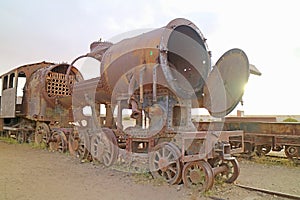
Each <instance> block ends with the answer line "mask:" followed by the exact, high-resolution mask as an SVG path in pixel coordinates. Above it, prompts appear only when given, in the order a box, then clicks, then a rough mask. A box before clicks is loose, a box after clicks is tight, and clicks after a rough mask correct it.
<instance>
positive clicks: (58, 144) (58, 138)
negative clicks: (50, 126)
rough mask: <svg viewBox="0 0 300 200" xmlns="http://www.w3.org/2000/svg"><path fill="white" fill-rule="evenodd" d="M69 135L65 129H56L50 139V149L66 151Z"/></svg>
mask: <svg viewBox="0 0 300 200" xmlns="http://www.w3.org/2000/svg"><path fill="white" fill-rule="evenodd" d="M67 148H68V142H67V137H66V135H65V133H64V132H63V131H55V132H54V133H52V135H51V137H50V139H49V149H50V150H51V151H59V152H61V153H64V152H66V151H67Z"/></svg>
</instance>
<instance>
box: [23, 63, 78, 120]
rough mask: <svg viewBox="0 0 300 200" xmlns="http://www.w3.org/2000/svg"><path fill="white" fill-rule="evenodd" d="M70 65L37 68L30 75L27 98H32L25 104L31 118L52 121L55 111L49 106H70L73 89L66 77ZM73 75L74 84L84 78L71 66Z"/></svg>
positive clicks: (26, 111) (27, 84) (26, 87)
mask: <svg viewBox="0 0 300 200" xmlns="http://www.w3.org/2000/svg"><path fill="white" fill-rule="evenodd" d="M68 67H69V65H68V64H57V65H50V66H48V67H45V68H41V69H39V70H37V71H36V72H34V73H33V74H32V76H31V77H29V80H28V81H27V83H26V86H25V89H26V92H25V94H26V95H27V96H26V97H25V98H26V99H28V100H29V99H30V101H28V102H27V103H26V104H25V105H26V107H25V113H26V114H27V116H28V117H29V118H32V119H39V120H42V121H43V120H45V121H47V120H49V121H51V119H52V118H54V115H55V112H52V111H51V110H50V109H49V108H54V107H57V106H59V107H62V108H63V107H64V108H70V106H71V104H72V98H71V93H72V91H71V89H70V88H69V85H68V84H67V83H66V81H67V80H66V77H65V74H66V70H67V69H68ZM71 77H72V78H71V79H70V81H71V82H72V84H73V83H75V82H78V81H81V80H82V79H83V77H82V75H81V73H80V72H79V71H78V70H77V69H76V68H75V67H72V68H71Z"/></svg>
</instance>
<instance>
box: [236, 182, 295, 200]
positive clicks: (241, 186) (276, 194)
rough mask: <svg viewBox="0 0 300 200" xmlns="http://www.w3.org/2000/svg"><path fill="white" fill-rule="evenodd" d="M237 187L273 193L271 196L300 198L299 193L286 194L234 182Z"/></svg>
mask: <svg viewBox="0 0 300 200" xmlns="http://www.w3.org/2000/svg"><path fill="white" fill-rule="evenodd" d="M235 185H236V186H237V187H240V188H243V189H246V190H251V191H257V192H262V193H265V194H269V195H273V196H278V197H284V198H288V199H297V200H300V196H299V195H293V194H287V193H283V192H278V191H273V190H267V189H263V188H257V187H252V186H246V185H241V184H235Z"/></svg>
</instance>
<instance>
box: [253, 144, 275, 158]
mask: <svg viewBox="0 0 300 200" xmlns="http://www.w3.org/2000/svg"><path fill="white" fill-rule="evenodd" d="M271 149H272V147H271V145H267V144H266V145H258V146H256V151H255V153H256V155H258V156H264V155H266V154H268V153H270V151H271Z"/></svg>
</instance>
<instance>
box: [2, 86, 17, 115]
mask: <svg viewBox="0 0 300 200" xmlns="http://www.w3.org/2000/svg"><path fill="white" fill-rule="evenodd" d="M15 115H16V88H9V89H6V90H3V91H2V98H1V117H3V118H10V117H15Z"/></svg>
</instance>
